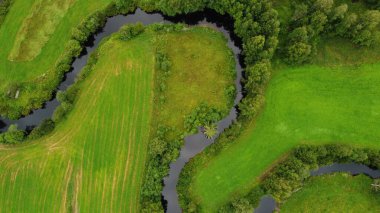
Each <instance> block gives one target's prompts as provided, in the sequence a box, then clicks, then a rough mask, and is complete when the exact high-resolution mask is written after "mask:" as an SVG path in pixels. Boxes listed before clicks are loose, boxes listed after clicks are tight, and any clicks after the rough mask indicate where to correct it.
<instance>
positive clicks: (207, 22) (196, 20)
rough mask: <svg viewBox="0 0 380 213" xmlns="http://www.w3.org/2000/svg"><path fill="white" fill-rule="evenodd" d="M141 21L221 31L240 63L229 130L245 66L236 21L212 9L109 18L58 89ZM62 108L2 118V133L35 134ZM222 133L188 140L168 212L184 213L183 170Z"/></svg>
mask: <svg viewBox="0 0 380 213" xmlns="http://www.w3.org/2000/svg"><path fill="white" fill-rule="evenodd" d="M0 1H1V0H0ZM137 22H140V23H142V24H144V25H148V24H153V23H185V24H188V25H190V26H196V25H200V26H208V27H211V28H214V29H217V30H219V31H220V32H221V33H222V34H223V35H224V36H225V37H226V38H227V39H228V47H229V48H230V49H231V50H232V51H233V53H234V57H235V60H236V80H235V86H236V90H237V94H236V98H235V101H234V107H233V108H232V109H231V110H230V113H229V115H228V116H227V117H225V118H224V119H222V120H221V121H219V122H218V132H219V134H220V133H221V132H223V131H224V129H226V128H228V127H229V126H230V125H231V124H232V122H233V121H234V120H235V119H236V117H237V114H238V112H237V110H236V108H235V107H236V105H237V104H238V103H239V102H240V100H241V99H242V97H243V95H242V85H241V78H242V66H241V64H240V53H241V48H240V46H241V41H240V39H238V38H237V37H236V36H235V35H234V34H233V20H232V19H231V18H230V17H229V16H227V15H220V14H218V13H216V12H215V11H212V10H205V11H203V12H195V13H191V14H186V15H178V16H174V17H169V16H164V15H162V14H160V13H146V12H144V11H142V10H141V9H137V10H136V11H135V12H134V13H133V14H129V15H127V16H123V15H118V16H114V17H111V18H108V19H107V22H106V25H105V26H104V28H103V29H102V30H101V31H99V33H97V34H96V35H94V36H93V38H92V39H90V41H89V42H88V44H87V45H86V47H85V50H84V51H83V53H82V54H81V55H80V56H79V57H78V58H76V59H75V60H74V62H73V64H72V69H71V71H70V72H68V73H67V74H66V75H65V78H64V80H63V82H62V83H61V84H60V85H59V87H58V88H57V90H66V89H67V88H68V87H69V86H70V85H72V84H73V83H74V82H75V77H76V76H77V74H78V73H79V72H80V71H81V70H82V68H83V67H84V66H85V65H86V64H87V60H88V57H89V56H90V54H91V53H92V52H93V51H94V50H95V49H96V48H97V47H98V46H99V43H100V42H101V40H102V39H103V38H105V37H107V36H109V35H111V34H112V33H115V32H117V31H118V30H119V29H120V28H121V27H122V26H123V25H125V24H134V23H137ZM58 106H59V102H58V101H57V99H56V98H54V99H52V100H50V101H48V102H46V103H45V104H44V106H43V108H41V109H38V110H34V111H33V112H32V113H31V114H30V115H28V116H25V117H22V118H20V119H19V120H9V119H4V118H0V133H1V132H4V131H6V130H7V129H8V128H9V126H10V125H12V124H16V125H17V126H18V128H19V129H23V130H26V131H31V130H32V129H33V128H34V127H36V126H37V125H38V124H40V123H41V122H42V121H43V120H45V119H49V118H51V117H52V115H53V113H54V110H55V109H56V108H57V107H58ZM219 134H218V135H217V136H216V137H214V138H213V139H207V138H206V137H205V136H204V134H203V133H201V131H199V133H198V134H195V135H191V136H188V137H186V138H185V145H184V146H183V147H182V149H181V152H180V157H179V158H178V159H177V160H176V161H175V162H174V163H172V164H171V165H170V172H169V176H168V177H166V178H165V179H164V190H163V192H162V196H163V198H164V200H165V203H167V205H165V206H166V211H167V212H175V213H177V212H181V209H180V206H179V202H178V194H177V190H176V185H177V183H178V178H179V174H180V172H181V170H182V168H183V167H184V166H185V164H186V163H187V162H188V161H189V160H190V158H192V157H194V156H195V155H196V154H198V153H200V152H202V150H204V149H205V148H206V147H207V146H209V145H210V144H212V143H213V142H214V141H215V139H216V138H217V137H218V136H219Z"/></svg>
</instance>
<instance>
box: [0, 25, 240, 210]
mask: <svg viewBox="0 0 380 213" xmlns="http://www.w3.org/2000/svg"><path fill="white" fill-rule="evenodd" d="M163 37H164V39H161V41H165V42H164V43H162V45H163V47H164V48H165V49H167V53H168V57H169V58H170V59H171V62H172V69H171V74H170V77H169V78H168V79H167V89H168V91H170V93H169V92H168V93H169V94H170V96H169V95H168V96H167V97H168V104H164V105H163V109H164V111H163V112H162V113H163V115H162V117H161V116H160V119H162V120H157V119H158V117H156V116H152V115H153V111H154V109H153V108H154V107H155V105H154V104H153V98H154V82H155V81H154V79H155V77H157V76H156V75H155V67H156V65H155V63H156V58H155V57H156V54H155V53H156V52H155V48H156V46H155V45H157V44H158V43H157V39H158V38H163ZM204 45H209V48H207V49H204ZM190 46H191V48H188V47H190ZM98 52H99V56H98V57H99V59H98V62H97V64H96V65H95V66H94V68H93V70H92V71H91V74H90V75H89V76H88V77H87V79H86V80H85V81H84V82H83V83H82V84H81V85H80V92H79V95H78V97H77V101H76V103H75V104H74V108H73V110H72V112H70V114H69V115H68V118H67V119H66V120H64V121H62V122H61V123H60V124H59V125H58V126H57V127H56V129H55V130H54V132H53V133H51V134H49V135H48V136H46V137H44V138H42V139H40V140H37V141H31V142H26V143H25V144H21V145H16V146H5V145H0V187H1V189H2V190H1V191H0V211H1V212H25V211H28V212H51V211H53V212H71V211H73V212H76V211H78V210H79V209H80V211H84V212H94V211H111V212H137V211H138V210H139V208H140V207H139V203H140V191H141V184H142V180H143V173H144V169H145V164H146V155H147V147H148V144H149V139H150V133H151V132H152V131H153V130H152V129H155V128H156V127H155V126H154V125H153V124H156V123H157V122H158V121H167V122H168V123H169V124H171V125H174V126H175V125H178V126H183V119H184V115H186V114H187V113H189V112H190V111H191V110H192V109H193V108H194V106H196V105H197V104H199V103H201V102H207V103H208V104H209V105H211V106H215V107H218V108H221V109H227V108H228V104H227V103H228V102H229V101H228V98H227V96H225V91H224V90H223V88H226V87H227V86H229V85H232V84H233V76H232V75H231V72H230V70H229V67H231V65H233V63H231V62H233V60H232V56H231V55H230V52H229V49H228V48H227V46H226V41H225V39H224V38H223V36H221V35H220V34H219V33H218V32H216V31H214V30H210V29H206V28H201V27H199V28H191V29H187V30H186V31H183V32H173V33H170V32H169V33H160V35H158V34H156V33H154V32H152V31H149V32H145V33H143V34H141V35H139V36H138V37H136V38H134V39H132V40H130V41H120V40H118V39H116V38H115V37H113V38H111V39H110V40H108V41H107V42H106V43H104V44H103V45H102V46H101V47H100V50H99V51H98ZM211 58H215V59H216V60H214V61H213V60H211ZM220 65H222V66H223V67H222V68H220V67H219V66H220ZM224 71H226V72H224ZM223 73H224V74H223ZM205 75H206V76H208V77H209V78H208V79H207V80H211V79H212V80H213V84H210V83H208V82H207V83H206V82H205V81H204V78H203V77H204V76H205ZM184 85H186V86H187V89H186V90H185V88H184ZM185 100H186V101H185ZM169 106H170V107H169ZM178 109H182V110H178ZM164 112H166V113H164ZM169 116H170V118H172V117H173V116H177V117H176V119H174V121H173V120H172V121H169V120H165V118H169ZM182 128H183V127H182Z"/></svg>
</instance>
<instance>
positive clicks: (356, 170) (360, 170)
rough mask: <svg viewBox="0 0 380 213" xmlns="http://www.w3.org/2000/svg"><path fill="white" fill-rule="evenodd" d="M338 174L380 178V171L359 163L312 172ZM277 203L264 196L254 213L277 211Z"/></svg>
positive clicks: (331, 166) (337, 165) (317, 174)
mask: <svg viewBox="0 0 380 213" xmlns="http://www.w3.org/2000/svg"><path fill="white" fill-rule="evenodd" d="M336 172H346V173H349V174H351V175H353V176H355V175H359V174H364V175H367V176H368V177H370V178H373V179H376V178H380V170H374V169H371V168H369V167H368V166H365V165H362V164H357V163H335V164H332V165H329V166H323V167H320V168H319V169H317V170H313V171H311V172H310V175H311V176H312V177H315V176H320V175H326V174H332V173H336ZM276 206H277V204H276V201H275V200H274V199H273V198H272V197H271V196H268V195H266V196H264V197H262V198H261V200H260V204H259V206H258V207H257V208H256V209H255V211H254V213H272V212H274V210H275V209H276Z"/></svg>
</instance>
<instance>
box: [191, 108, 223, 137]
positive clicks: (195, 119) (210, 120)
mask: <svg viewBox="0 0 380 213" xmlns="http://www.w3.org/2000/svg"><path fill="white" fill-rule="evenodd" d="M223 114H224V113H223V112H221V111H220V110H218V109H217V108H214V107H211V106H209V105H207V104H206V103H201V104H200V105H199V106H198V107H196V108H195V109H194V110H193V111H192V112H191V113H190V114H189V115H187V116H186V117H185V123H184V126H185V129H186V131H187V134H194V133H196V132H197V130H198V127H200V126H203V127H204V126H209V125H212V124H215V123H217V122H218V121H219V120H221V119H222V118H223Z"/></svg>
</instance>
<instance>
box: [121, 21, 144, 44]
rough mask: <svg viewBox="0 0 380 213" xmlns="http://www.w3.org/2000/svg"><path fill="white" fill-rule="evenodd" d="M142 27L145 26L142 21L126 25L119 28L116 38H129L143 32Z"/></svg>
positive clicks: (123, 39)
mask: <svg viewBox="0 0 380 213" xmlns="http://www.w3.org/2000/svg"><path fill="white" fill-rule="evenodd" d="M144 29H145V28H144V25H143V24H142V23H137V24H133V25H126V26H124V27H122V28H121V30H120V32H119V33H118V38H119V39H120V40H122V41H127V40H130V39H132V38H134V37H136V36H138V35H140V34H141V33H143V32H144Z"/></svg>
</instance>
